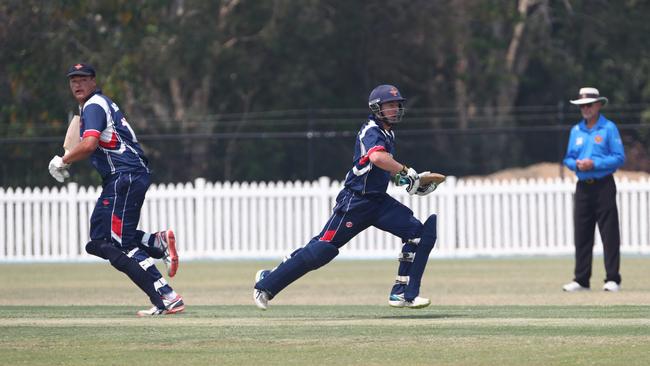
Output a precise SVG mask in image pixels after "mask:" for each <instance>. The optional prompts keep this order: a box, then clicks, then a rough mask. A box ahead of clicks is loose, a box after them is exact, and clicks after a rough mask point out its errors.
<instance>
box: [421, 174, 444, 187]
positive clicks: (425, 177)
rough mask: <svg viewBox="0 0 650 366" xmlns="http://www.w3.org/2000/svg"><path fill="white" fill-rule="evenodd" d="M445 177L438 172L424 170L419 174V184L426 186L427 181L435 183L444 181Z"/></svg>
mask: <svg viewBox="0 0 650 366" xmlns="http://www.w3.org/2000/svg"><path fill="white" fill-rule="evenodd" d="M446 178H447V177H445V176H444V175H442V174H439V173H431V172H424V173H422V174H420V186H426V185H427V184H429V183H435V184H436V185H438V184H440V183H442V182H444V181H445V179H446Z"/></svg>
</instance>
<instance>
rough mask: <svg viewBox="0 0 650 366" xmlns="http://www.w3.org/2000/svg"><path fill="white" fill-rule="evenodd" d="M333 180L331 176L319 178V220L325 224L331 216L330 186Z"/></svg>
mask: <svg viewBox="0 0 650 366" xmlns="http://www.w3.org/2000/svg"><path fill="white" fill-rule="evenodd" d="M331 184H332V181H331V180H330V178H329V177H320V178H318V214H317V215H318V218H319V220H318V222H321V223H322V224H321V225H323V224H325V221H326V220H327V218H328V217H329V209H330V199H329V198H330V196H329V194H330V193H329V192H330V186H331ZM317 230H318V229H317Z"/></svg>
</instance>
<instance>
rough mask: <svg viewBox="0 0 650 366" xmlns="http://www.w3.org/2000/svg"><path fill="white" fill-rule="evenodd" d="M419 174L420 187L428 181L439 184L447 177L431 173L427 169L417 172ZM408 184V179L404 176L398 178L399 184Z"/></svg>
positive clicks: (428, 182)
mask: <svg viewBox="0 0 650 366" xmlns="http://www.w3.org/2000/svg"><path fill="white" fill-rule="evenodd" d="M419 175H420V187H424V186H426V185H427V184H430V183H435V185H436V186H437V185H439V184H440V183H442V182H444V181H445V179H446V178H447V177H445V176H444V175H442V174H440V173H431V172H429V171H426V172H422V173H420V174H419ZM407 184H409V181H408V179H406V178H400V182H399V185H400V186H403V185H407Z"/></svg>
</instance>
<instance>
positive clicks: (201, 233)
mask: <svg viewBox="0 0 650 366" xmlns="http://www.w3.org/2000/svg"><path fill="white" fill-rule="evenodd" d="M205 185H206V184H205V178H196V179H195V180H194V194H193V196H194V207H195V208H196V212H195V215H196V216H194V232H195V233H196V244H195V245H196V251H197V253H196V254H197V255H198V256H199V257H201V256H203V255H205V254H206V242H205V240H206V238H207V232H206V231H207V226H208V223H207V222H206V217H207V216H206V212H205V200H206V192H205V191H206V189H205Z"/></svg>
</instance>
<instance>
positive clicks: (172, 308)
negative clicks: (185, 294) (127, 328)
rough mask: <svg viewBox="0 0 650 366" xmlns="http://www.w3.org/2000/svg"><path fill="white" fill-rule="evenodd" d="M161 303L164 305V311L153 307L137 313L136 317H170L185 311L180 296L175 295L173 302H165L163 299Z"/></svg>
mask: <svg viewBox="0 0 650 366" xmlns="http://www.w3.org/2000/svg"><path fill="white" fill-rule="evenodd" d="M162 301H163V304H165V309H159V308H158V307H156V306H153V307H152V308H151V309H147V310H140V311H138V312H137V314H138V316H157V315H171V314H176V313H180V312H181V311H183V310H185V303H183V298H182V297H181V295H176V297H175V298H174V299H173V300H167V299H165V298H164V297H163V299H162Z"/></svg>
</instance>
